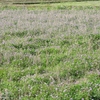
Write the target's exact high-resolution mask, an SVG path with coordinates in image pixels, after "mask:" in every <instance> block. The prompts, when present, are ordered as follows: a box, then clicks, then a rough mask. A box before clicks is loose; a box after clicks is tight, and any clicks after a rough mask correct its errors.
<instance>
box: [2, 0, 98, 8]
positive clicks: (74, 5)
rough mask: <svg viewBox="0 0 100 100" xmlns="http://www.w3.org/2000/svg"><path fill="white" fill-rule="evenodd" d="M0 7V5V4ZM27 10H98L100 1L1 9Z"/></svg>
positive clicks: (15, 6)
mask: <svg viewBox="0 0 100 100" xmlns="http://www.w3.org/2000/svg"><path fill="white" fill-rule="evenodd" d="M0 5H1V4H0ZM23 7H24V8H28V9H30V10H36V9H49V10H52V9H72V8H74V9H83V8H86V9H87V8H90V9H99V8H100V1H82V2H64V3H49V4H27V5H25V4H14V5H11V4H10V5H9V4H8V5H2V6H1V7H0V8H1V9H19V8H20V9H23Z"/></svg>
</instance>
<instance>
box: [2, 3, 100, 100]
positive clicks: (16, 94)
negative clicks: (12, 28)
mask: <svg viewBox="0 0 100 100" xmlns="http://www.w3.org/2000/svg"><path fill="white" fill-rule="evenodd" d="M94 3H96V5H95V6H99V1H97V2H91V4H90V3H88V2H87V3H86V2H84V3H81V2H79V3H75V4H74V3H61V4H50V7H51V6H52V7H54V6H56V7H58V6H73V5H74V6H86V7H87V8H89V5H91V6H94V5H93V4H94ZM43 5H44V6H45V4H43ZM32 6H33V5H32ZM39 6H40V5H39ZM12 7H13V6H12ZM12 7H11V8H12ZM11 8H10V9H11ZM50 9H51V8H50ZM57 9H58V8H57ZM59 9H61V8H59ZM31 10H32V9H31ZM51 10H52V9H51ZM53 10H54V9H53ZM92 10H93V9H92ZM92 10H91V9H85V11H91V13H92ZM2 11H3V10H2ZM4 11H5V10H4ZM8 11H10V10H8ZM11 11H12V10H11ZM16 11H17V10H16ZM73 11H76V10H75V9H74V10H73ZM79 11H80V10H79ZM48 12H49V11H48ZM17 13H18V12H17ZM35 13H37V14H38V13H39V12H38V11H37V12H35ZM77 13H78V11H77ZM85 13H87V12H85ZM28 14H29V13H28ZM69 14H71V15H73V13H72V11H71V13H69ZM80 14H81V13H80ZM1 16H2V15H1ZM78 16H79V14H78ZM76 17H77V16H76ZM88 17H90V15H86V18H87V19H88ZM71 18H72V19H70V18H69V22H70V21H71V20H72V22H73V21H74V17H71ZM91 18H94V17H93V16H92V17H91ZM96 18H97V19H98V17H97V16H96ZM23 20H24V19H23ZM77 20H78V19H77ZM81 20H82V19H80V20H79V21H81ZM89 21H90V22H87V27H88V28H89V29H87V30H88V33H84V34H81V33H78V34H74V33H70V34H67V33H68V31H66V30H67V27H66V28H64V29H65V31H64V32H62V33H60V32H58V31H57V30H56V31H52V32H51V34H48V33H45V30H46V29H45V30H43V29H41V28H40V30H39V29H37V30H35V31H31V30H28V31H27V30H23V31H20V30H19V31H18V32H5V33H2V34H1V36H0V96H1V98H3V100H5V98H6V100H100V33H96V34H94V33H92V32H94V30H93V29H92V28H91V27H92V26H91V23H92V22H91V19H90V20H89ZM92 21H93V19H92ZM82 22H83V23H86V22H85V21H83V20H82ZM93 23H95V21H94V22H93ZM93 23H92V24H93ZM49 24H50V23H49ZM53 24H54V23H53ZM77 24H78V23H77ZM72 25H73V24H72ZM75 25H76V24H75ZM89 25H90V26H89ZM93 25H94V26H95V24H93ZM38 27H40V26H38ZM68 27H69V28H72V29H71V30H75V29H77V30H78V29H79V28H80V26H78V25H76V26H70V25H69V26H68ZM58 28H59V27H58ZM97 28H98V27H97ZM1 31H2V30H1ZM83 31H84V29H83ZM96 31H98V32H100V27H99V28H98V30H96ZM70 32H71V31H70ZM73 32H75V31H73ZM78 32H81V31H80V30H79V31H78ZM84 32H85V31H84ZM45 37H46V38H45Z"/></svg>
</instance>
